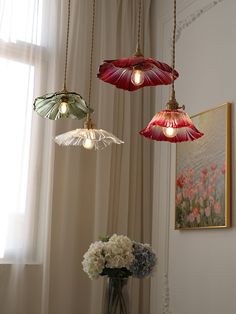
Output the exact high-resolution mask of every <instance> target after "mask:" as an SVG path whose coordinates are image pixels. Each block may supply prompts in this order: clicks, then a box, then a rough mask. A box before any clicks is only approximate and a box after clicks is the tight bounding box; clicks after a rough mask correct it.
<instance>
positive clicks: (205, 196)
mask: <svg viewBox="0 0 236 314" xmlns="http://www.w3.org/2000/svg"><path fill="white" fill-rule="evenodd" d="M202 197H203V199H204V200H206V199H207V192H206V191H205V192H203V193H202Z"/></svg>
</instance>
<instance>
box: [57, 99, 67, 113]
mask: <svg viewBox="0 0 236 314" xmlns="http://www.w3.org/2000/svg"><path fill="white" fill-rule="evenodd" d="M68 110H69V107H68V103H67V102H66V101H62V102H61V103H60V105H59V112H60V113H61V114H65V113H67V112H68Z"/></svg>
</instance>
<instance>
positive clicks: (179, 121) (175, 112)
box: [139, 0, 204, 143]
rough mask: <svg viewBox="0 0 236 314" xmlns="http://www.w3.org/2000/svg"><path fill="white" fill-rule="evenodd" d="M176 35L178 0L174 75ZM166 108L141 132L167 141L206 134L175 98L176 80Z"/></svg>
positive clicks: (146, 135)
mask: <svg viewBox="0 0 236 314" xmlns="http://www.w3.org/2000/svg"><path fill="white" fill-rule="evenodd" d="M175 36H176V0H174V30H173V53H172V63H173V65H172V69H173V77H174V68H175ZM166 107H167V109H166V110H161V111H160V112H158V113H157V114H156V115H155V116H154V117H153V118H152V120H151V121H150V122H149V124H148V126H147V127H146V128H145V129H143V130H141V131H140V132H139V133H140V134H141V135H143V136H145V137H147V138H149V139H151V140H156V141H167V142H171V143H177V142H187V141H194V140H196V139H198V138H200V137H202V136H203V135H204V134H203V133H202V132H200V131H199V130H198V129H197V128H196V127H195V126H194V124H193V122H192V120H191V119H190V117H189V115H188V114H187V113H186V112H184V111H183V110H184V109H185V107H184V106H181V107H180V106H179V104H178V102H177V101H176V98H175V86H174V80H172V93H171V99H170V101H169V102H168V103H167V105H166Z"/></svg>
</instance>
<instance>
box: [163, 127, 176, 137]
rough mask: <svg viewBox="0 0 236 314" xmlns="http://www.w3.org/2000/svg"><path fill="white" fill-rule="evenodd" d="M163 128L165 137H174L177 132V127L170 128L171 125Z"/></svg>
mask: <svg viewBox="0 0 236 314" xmlns="http://www.w3.org/2000/svg"><path fill="white" fill-rule="evenodd" d="M162 129H163V133H164V134H165V136H166V137H170V138H172V137H175V136H176V134H177V132H178V129H177V128H172V127H169V128H162Z"/></svg>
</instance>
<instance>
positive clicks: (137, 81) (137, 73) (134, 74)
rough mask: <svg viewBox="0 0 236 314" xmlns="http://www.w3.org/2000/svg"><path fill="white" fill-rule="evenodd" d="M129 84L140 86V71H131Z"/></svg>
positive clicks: (142, 79) (142, 73)
mask: <svg viewBox="0 0 236 314" xmlns="http://www.w3.org/2000/svg"><path fill="white" fill-rule="evenodd" d="M131 82H132V83H133V84H134V85H135V86H140V85H142V84H143V82H144V72H143V71H142V70H140V69H135V68H134V69H133V72H132V74H131Z"/></svg>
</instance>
